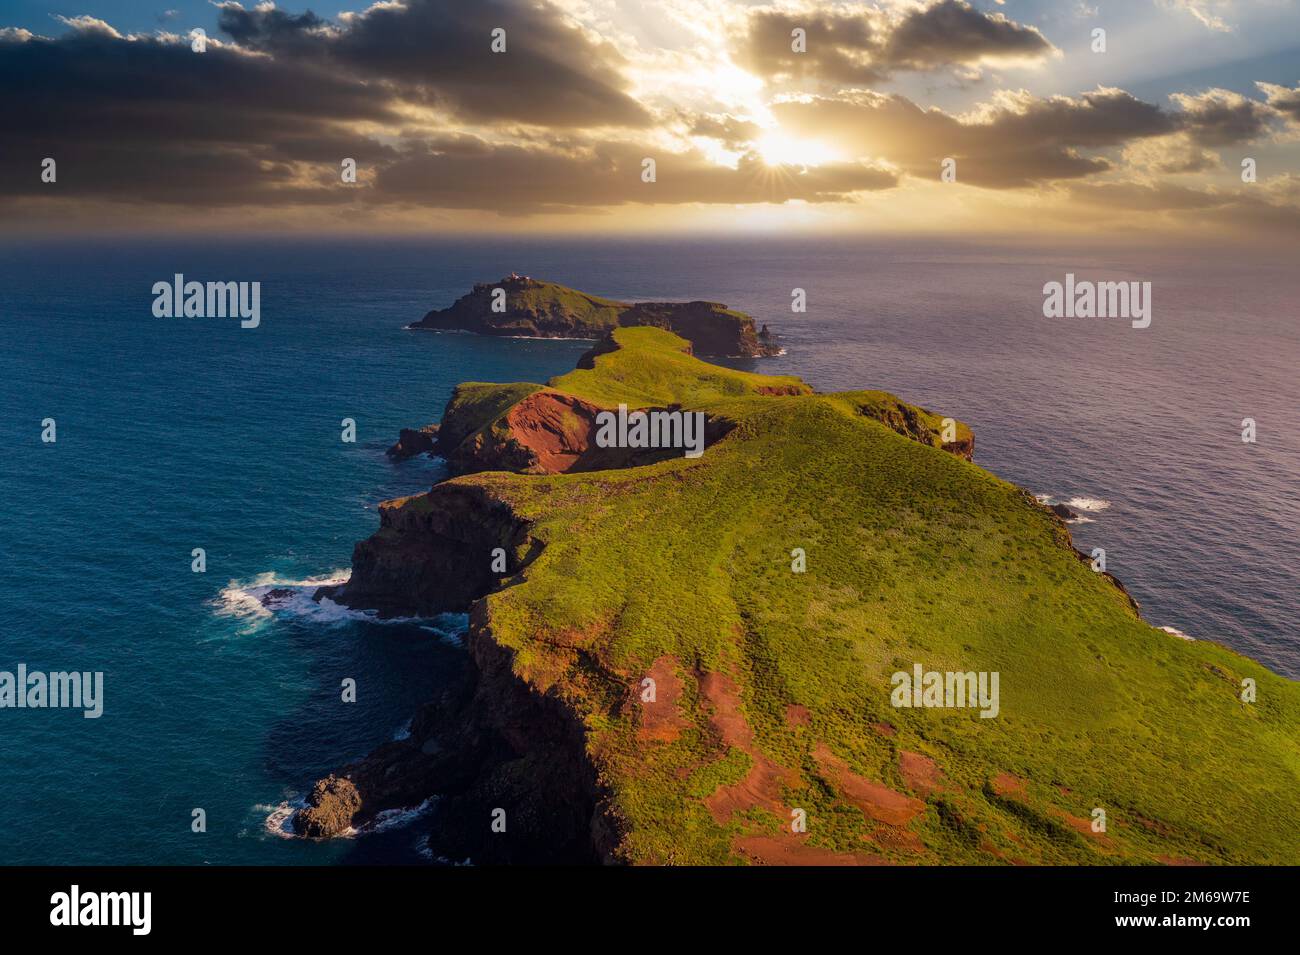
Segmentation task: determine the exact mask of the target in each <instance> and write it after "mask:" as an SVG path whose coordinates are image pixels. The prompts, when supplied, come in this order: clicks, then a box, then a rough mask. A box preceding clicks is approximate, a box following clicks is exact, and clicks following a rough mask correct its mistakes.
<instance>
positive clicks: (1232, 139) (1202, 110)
mask: <svg viewBox="0 0 1300 955" xmlns="http://www.w3.org/2000/svg"><path fill="white" fill-rule="evenodd" d="M1169 98H1170V99H1171V100H1173V101H1174V102H1175V103H1177V104H1178V105H1179V106H1180V107H1181V108H1182V122H1183V127H1184V128H1185V129H1186V130H1187V132H1188V135H1189V136H1190V137H1191V139H1192V141H1193V142H1195V143H1197V144H1199V145H1201V146H1231V145H1235V144H1237V143H1246V142H1250V141H1251V140H1253V139H1258V138H1259V137H1260V136H1262V135H1263V134H1264V133H1265V132H1266V131H1267V129H1268V123H1269V120H1270V119H1271V118H1272V113H1271V111H1270V109H1269V108H1268V107H1267V106H1265V105H1264V104H1263V103H1261V102H1259V101H1258V100H1253V99H1247V98H1246V97H1244V96H1242V95H1241V94H1240V93H1233V92H1231V91H1230V90H1223V89H1211V90H1206V91H1205V92H1203V93H1197V94H1195V95H1191V94H1187V93H1174V94H1173V95H1171V96H1170V97H1169Z"/></svg>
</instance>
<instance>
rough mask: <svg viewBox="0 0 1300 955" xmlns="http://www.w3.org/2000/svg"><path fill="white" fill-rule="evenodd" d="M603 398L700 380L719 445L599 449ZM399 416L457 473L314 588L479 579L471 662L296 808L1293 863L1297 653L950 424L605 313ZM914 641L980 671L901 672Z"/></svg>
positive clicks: (564, 826) (657, 840)
mask: <svg viewBox="0 0 1300 955" xmlns="http://www.w3.org/2000/svg"><path fill="white" fill-rule="evenodd" d="M619 405H627V406H628V407H629V408H633V409H680V410H684V411H691V412H702V413H703V415H704V420H705V422H706V428H705V430H706V435H705V442H704V445H705V446H704V450H703V453H702V454H701V455H700V456H698V457H695V458H690V457H686V456H684V455H682V454H681V453H680V452H675V453H674V452H671V451H668V452H664V451H662V450H660V451H654V450H647V449H640V450H632V449H618V448H600V447H596V446H595V445H594V443H593V435H594V433H595V424H594V422H595V415H596V414H597V413H598V412H599V411H601V410H610V409H615V408H617V407H618V406H619ZM411 434H412V435H417V434H418V435H423V436H424V439H425V440H426V441H427V442H428V447H427V448H425V450H435V451H436V453H438V454H442V455H445V456H446V457H447V459H448V461H449V462H450V463H451V466H452V470H453V473H454V475H455V476H454V477H452V478H451V479H449V480H446V481H444V482H442V483H439V484H438V485H436V486H434V487H433V488H432V489H431V490H429V491H428V492H427V493H422V494H417V495H415V496H412V497H407V498H402V499H399V500H392V501H387V502H385V503H383V504H382V505H381V506H380V508H379V512H380V526H379V529H378V531H377V532H376V533H375V534H374V535H373V536H371V537H370V538H369V539H367V540H365V541H362V542H361V543H359V544H358V545H357V546H356V550H355V553H354V555H353V562H352V576H351V579H350V580H349V581H348V582H347V583H346V584H344V585H341V586H339V587H335V588H327V589H324V590H322V592H321V593H320V594H319V595H318V596H319V597H320V598H322V599H323V598H325V597H328V598H330V599H333V600H335V601H339V602H341V603H344V604H347V605H349V606H353V607H359V608H367V609H373V610H377V611H379V612H380V613H381V614H384V615H388V616H399V615H427V614H433V613H438V612H443V611H460V612H468V613H469V615H470V628H469V633H468V636H467V645H468V652H469V667H468V670H469V675H468V677H467V679H466V681H465V682H464V683H463V684H461V685H457V686H455V687H453V688H450V689H448V690H446V691H445V692H443V693H442V694H441V695H440V696H439V698H438V699H435V700H432V701H430V702H429V703H428V704H426V705H425V706H424V707H422V708H421V710H420V711H419V712H418V713H417V714H416V716H415V718H414V720H413V722H412V728H411V733H410V735H409V737H407V738H405V739H402V740H396V741H392V742H388V743H385V744H384V745H382V746H381V747H380V748H379V749H377V750H376V751H375V752H373V753H372V754H371V755H369V756H368V757H366V758H364V759H362V760H359V761H357V762H355V763H353V764H351V765H349V766H345V767H341V768H339V769H338V770H337V771H336V772H335V773H333V774H331V775H329V776H327V777H326V778H324V779H321V780H320V782H318V783H317V784H316V786H315V788H314V790H313V791H312V793H311V794H310V796H309V798H308V802H307V806H306V807H305V808H303V809H302V810H300V811H299V812H298V814H297V816H296V818H295V820H294V826H295V828H296V829H297V831H298V832H300V833H302V834H304V835H308V836H312V837H328V836H332V835H336V834H339V833H343V832H346V831H347V830H348V829H349V827H352V826H360V825H363V824H364V823H365V822H366V821H367V820H369V819H371V818H374V816H375V815H376V814H377V813H379V812H382V811H384V810H386V809H391V808H395V807H399V806H413V805H417V804H419V803H421V802H422V801H424V800H425V799H427V798H429V797H430V796H434V795H436V796H438V797H439V800H438V803H437V809H436V811H435V812H434V813H433V814H432V817H431V821H429V822H427V823H422V824H424V825H427V826H429V829H430V831H429V844H430V846H431V848H432V849H433V851H434V852H435V853H437V854H438V855H441V856H444V857H446V858H448V859H451V860H455V861H460V860H463V859H465V858H470V859H472V860H474V861H475V862H476V863H493V862H547V861H549V862H593V863H595V862H607V863H609V862H617V863H632V864H735V863H755V864H827V865H869V864H936V863H947V864H1002V863H1006V864H1010V863H1030V864H1117V865H1118V864H1184V863H1236V864H1262V863H1268V864H1292V865H1294V864H1297V863H1300V843H1297V841H1296V840H1295V838H1294V833H1295V830H1294V820H1295V819H1296V818H1297V817H1298V816H1300V786H1297V785H1296V769H1295V767H1296V766H1297V765H1300V686H1298V685H1297V684H1296V683H1294V682H1292V681H1288V680H1286V679H1284V678H1282V677H1280V676H1278V675H1276V674H1274V673H1272V672H1270V671H1269V670H1267V669H1266V668H1265V667H1263V666H1261V665H1260V664H1258V663H1256V662H1255V661H1253V660H1250V659H1248V658H1245V657H1243V656H1240V655H1238V654H1236V653H1234V652H1232V651H1230V650H1228V649H1225V648H1224V647H1221V646H1218V645H1216V644H1214V643H1211V642H1208V641H1196V642H1187V641H1184V640H1178V639H1173V638H1171V637H1170V636H1169V635H1168V634H1167V633H1164V632H1162V631H1160V630H1159V629H1157V628H1155V627H1153V626H1151V625H1149V624H1147V623H1146V622H1145V621H1144V620H1142V618H1141V617H1140V615H1139V613H1138V610H1137V608H1136V605H1135V604H1134V603H1133V602H1132V600H1131V599H1130V598H1129V597H1128V596H1127V594H1125V593H1124V592H1123V590H1122V589H1121V588H1120V587H1118V586H1117V582H1116V581H1115V580H1114V579H1113V578H1111V577H1109V576H1108V575H1104V574H1099V573H1094V572H1093V570H1092V569H1091V567H1090V566H1089V563H1088V562H1087V561H1086V560H1084V559H1081V558H1080V554H1079V553H1078V552H1077V551H1076V550H1075V549H1074V547H1073V546H1072V544H1071V540H1070V534H1069V531H1068V529H1067V527H1066V526H1065V524H1064V522H1063V521H1062V520H1061V518H1060V517H1059V516H1057V515H1056V514H1054V513H1052V512H1051V511H1049V510H1048V509H1047V508H1045V507H1043V506H1041V505H1040V504H1038V503H1037V502H1036V501H1035V500H1034V499H1033V497H1032V496H1030V495H1029V494H1028V493H1027V492H1025V491H1023V490H1021V489H1020V488H1018V487H1016V486H1014V485H1012V484H1009V483H1007V482H1006V481H1003V480H1000V479H999V478H997V477H996V476H994V475H993V474H991V473H989V472H987V471H985V470H984V469H983V468H981V467H979V466H977V465H976V464H974V463H973V462H972V461H971V456H972V451H973V448H974V441H973V437H972V435H971V433H970V431H969V429H968V428H966V427H965V426H964V425H962V424H960V423H959V422H955V421H953V420H952V419H950V418H944V417H943V416H941V415H940V414H939V413H935V412H932V411H929V410H927V409H924V408H920V407H917V406H915V405H911V404H908V403H906V402H904V401H902V400H900V399H898V398H896V397H894V396H893V395H889V394H886V393H883V392H878V391H850V392H841V393H835V394H819V393H815V392H814V391H813V389H811V388H810V387H808V386H807V385H806V384H804V383H803V382H802V381H800V380H799V379H797V378H794V377H776V376H765V375H756V374H747V373H742V372H738V371H733V370H730V369H726V368H722V367H719V366H716V365H712V364H708V363H705V362H703V361H701V360H699V359H698V358H697V357H695V356H694V355H693V354H692V345H691V343H690V342H688V341H687V340H686V339H684V338H683V337H680V336H679V335H675V334H673V333H672V332H670V331H668V330H665V329H663V328H658V327H615V328H612V329H611V330H610V331H609V332H608V334H607V336H606V337H605V338H604V339H603V340H602V341H601V342H600V343H599V344H598V345H597V346H596V347H594V348H593V349H592V350H591V351H590V352H589V353H588V354H587V355H585V356H584V357H583V359H582V360H581V361H580V362H579V367H578V368H577V369H575V370H574V371H572V372H570V373H568V374H565V375H562V376H560V377H558V378H555V379H553V380H551V381H550V382H548V383H547V384H545V385H538V384H465V385H462V386H460V388H458V389H457V391H456V393H455V394H454V396H453V397H452V398H451V401H450V403H449V405H448V407H447V409H446V411H445V413H444V415H443V418H442V421H441V423H440V425H439V426H437V427H431V428H426V429H421V430H419V431H413V432H411ZM945 437H947V438H948V439H949V440H947V441H945V440H944V438H945ZM922 670H924V671H925V672H926V673H927V674H928V673H931V672H947V673H949V674H952V673H953V672H956V673H958V674H959V675H961V674H969V676H970V678H971V679H972V680H973V679H974V677H975V674H977V673H978V674H981V678H980V684H979V685H980V686H981V687H984V688H985V689H989V688H991V691H992V692H996V693H998V694H999V696H1000V699H999V700H997V701H996V703H994V704H993V705H990V706H985V707H983V708H982V709H977V708H973V707H965V708H956V707H953V708H950V707H946V706H944V705H943V702H942V699H941V697H940V696H938V695H937V696H936V700H937V701H938V702H935V703H930V702H928V700H926V701H923V700H922V697H921V695H920V694H921V691H920V690H919V689H918V690H917V696H916V700H917V703H918V705H908V706H901V705H899V703H898V699H897V694H895V695H894V699H892V700H891V690H893V689H894V687H893V686H891V674H898V673H903V674H910V673H913V672H914V671H915V672H916V673H918V674H919V673H920V672H921V671H922ZM983 674H990V675H993V676H994V678H993V679H991V680H990V681H988V685H987V687H986V685H985V682H984V680H983V676H982V675H983ZM917 682H918V683H919V682H920V678H919V676H918V681H917ZM1247 686H1249V687H1252V688H1253V689H1252V692H1251V693H1250V694H1249V695H1248V694H1246V693H1245V692H1244V689H1243V688H1244V687H1247ZM950 688H951V684H950ZM981 692H983V690H982V691H981ZM922 702H924V703H925V705H919V704H920V703H922ZM498 820H500V822H501V825H502V826H504V831H500V830H499V829H495V828H494V824H495V823H496V822H497V821H498Z"/></svg>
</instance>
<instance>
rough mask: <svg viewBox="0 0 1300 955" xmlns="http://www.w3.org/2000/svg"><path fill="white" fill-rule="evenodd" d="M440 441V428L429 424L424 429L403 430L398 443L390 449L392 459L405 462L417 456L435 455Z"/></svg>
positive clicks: (389, 454)
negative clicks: (406, 459) (435, 449)
mask: <svg viewBox="0 0 1300 955" xmlns="http://www.w3.org/2000/svg"><path fill="white" fill-rule="evenodd" d="M437 440H438V426H437V425H436V424H428V425H425V426H424V427H423V428H418V429H417V428H403V429H402V430H401V431H400V432H399V434H398V437H397V443H396V444H395V445H393V446H392V447H391V448H389V449H388V456H389V457H390V458H397V459H398V460H404V459H405V458H413V457H415V456H416V455H417V454H433V453H434V447H435V445H436V443H437Z"/></svg>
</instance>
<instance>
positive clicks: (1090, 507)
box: [1034, 494, 1110, 524]
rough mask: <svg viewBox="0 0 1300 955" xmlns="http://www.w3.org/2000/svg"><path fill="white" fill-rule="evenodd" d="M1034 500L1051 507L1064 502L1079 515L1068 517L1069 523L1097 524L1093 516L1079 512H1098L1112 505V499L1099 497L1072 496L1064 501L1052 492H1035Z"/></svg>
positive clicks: (1067, 521)
mask: <svg viewBox="0 0 1300 955" xmlns="http://www.w3.org/2000/svg"><path fill="white" fill-rule="evenodd" d="M1034 500H1036V501H1037V502H1038V503H1039V504H1041V505H1043V507H1051V506H1052V505H1054V504H1059V503H1064V504H1065V506H1066V507H1068V508H1069V509H1070V510H1072V511H1074V512H1075V513H1076V514H1077V515H1078V516H1076V517H1071V518H1068V519H1067V520H1066V522H1065V523H1067V524H1095V523H1096V521H1095V520H1094V519H1093V518H1091V517H1084V516H1083V514H1079V513H1078V512H1079V511H1084V512H1086V513H1090V514H1096V513H1097V512H1099V511H1104V510H1106V508H1108V507H1110V501H1105V500H1102V499H1101V498H1097V497H1071V498H1068V499H1067V500H1065V501H1064V502H1062V501H1060V500H1059V499H1058V498H1057V497H1055V496H1054V495H1052V494H1035V495H1034Z"/></svg>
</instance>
